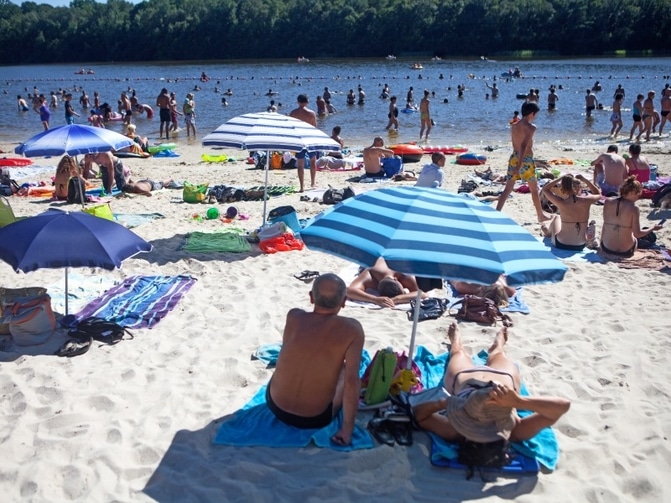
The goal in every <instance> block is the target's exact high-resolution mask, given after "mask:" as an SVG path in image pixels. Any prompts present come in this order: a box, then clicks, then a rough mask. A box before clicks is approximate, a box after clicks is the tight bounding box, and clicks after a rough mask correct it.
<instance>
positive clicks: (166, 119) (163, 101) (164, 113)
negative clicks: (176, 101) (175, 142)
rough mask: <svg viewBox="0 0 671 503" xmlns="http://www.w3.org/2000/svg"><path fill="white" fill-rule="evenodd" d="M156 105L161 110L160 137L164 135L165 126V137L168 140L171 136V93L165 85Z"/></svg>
mask: <svg viewBox="0 0 671 503" xmlns="http://www.w3.org/2000/svg"><path fill="white" fill-rule="evenodd" d="M156 106H157V107H158V110H159V118H160V119H161V125H160V126H159V130H158V139H159V140H160V139H161V138H162V137H163V128H164V127H165V139H166V140H168V139H169V138H168V137H169V136H170V95H169V94H168V90H167V89H166V88H165V87H164V88H163V89H161V93H160V94H159V95H158V97H157V98H156Z"/></svg>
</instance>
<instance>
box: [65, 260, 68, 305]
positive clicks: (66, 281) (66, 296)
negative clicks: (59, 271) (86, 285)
mask: <svg viewBox="0 0 671 503" xmlns="http://www.w3.org/2000/svg"><path fill="white" fill-rule="evenodd" d="M67 315H68V268H67V267H66V268H65V316H67Z"/></svg>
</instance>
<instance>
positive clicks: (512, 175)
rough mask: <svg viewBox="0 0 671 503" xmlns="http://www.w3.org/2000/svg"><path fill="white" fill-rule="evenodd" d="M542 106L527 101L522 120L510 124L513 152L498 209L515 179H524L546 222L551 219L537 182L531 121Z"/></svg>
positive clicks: (534, 128)
mask: <svg viewBox="0 0 671 503" xmlns="http://www.w3.org/2000/svg"><path fill="white" fill-rule="evenodd" d="M539 111H540V108H539V107H538V104H537V103H535V102H527V103H525V104H524V105H522V120H520V121H519V122H517V123H515V124H513V125H511V126H510V136H511V139H512V143H513V154H512V155H511V156H510V160H509V161H508V173H507V174H506V186H505V188H504V189H503V192H502V193H501V195H500V196H499V201H498V204H497V205H496V209H497V210H498V211H501V209H502V208H503V205H504V204H506V200H507V199H508V196H509V195H510V193H511V192H512V191H513V187H514V186H515V181H517V180H522V181H524V182H526V183H527V184H528V185H529V191H530V192H531V200H532V201H533V203H534V208H536V214H537V215H538V221H539V222H544V221H546V220H549V219H550V215H548V214H546V213H545V212H544V211H543V208H542V207H541V200H540V195H539V193H538V183H537V182H536V165H535V163H534V152H533V144H534V133H535V132H536V126H535V125H534V124H533V123H532V122H531V121H532V120H533V119H534V117H536V115H537V114H538V112H539Z"/></svg>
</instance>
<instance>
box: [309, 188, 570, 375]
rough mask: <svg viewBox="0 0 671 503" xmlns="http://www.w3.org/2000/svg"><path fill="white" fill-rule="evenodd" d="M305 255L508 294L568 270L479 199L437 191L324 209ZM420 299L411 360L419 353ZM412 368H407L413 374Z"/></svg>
mask: <svg viewBox="0 0 671 503" xmlns="http://www.w3.org/2000/svg"><path fill="white" fill-rule="evenodd" d="M301 239H303V241H304V242H305V244H306V245H307V246H308V248H311V249H315V250H321V251H324V252H326V253H330V254H332V255H337V256H339V257H342V258H344V259H347V260H351V261H353V262H356V263H357V264H359V265H361V266H363V267H371V266H373V264H374V263H375V261H376V260H377V259H378V258H379V257H382V258H384V259H385V261H386V262H387V264H388V265H389V267H390V268H391V269H393V270H395V271H399V272H403V273H405V274H414V275H417V276H423V277H429V278H444V279H453V280H460V281H468V282H471V283H480V284H492V283H494V282H495V281H496V280H497V279H498V278H499V276H500V275H501V274H505V275H506V281H507V283H508V284H509V285H510V286H519V285H528V284H537V283H552V282H557V281H561V280H562V279H563V278H564V274H565V273H566V270H567V268H566V266H565V265H564V264H563V263H562V262H560V261H559V260H557V258H556V257H555V256H554V255H552V254H551V253H550V252H549V251H547V250H546V249H545V247H544V246H543V244H542V243H541V242H539V241H538V240H537V239H536V238H534V237H533V236H532V235H531V234H529V232H528V231H527V230H526V229H524V228H523V227H521V226H520V225H519V224H517V223H516V222H515V221H513V220H512V219H510V218H509V217H507V216H506V215H505V214H503V213H501V212H499V211H496V210H495V209H494V208H492V207H491V206H489V205H487V204H484V203H481V202H480V201H478V200H477V199H474V198H471V197H468V196H464V195H461V194H453V193H450V192H446V191H444V190H440V189H429V188H421V187H393V188H383V189H378V190H371V191H368V192H364V193H362V194H359V195H357V196H355V197H353V198H350V199H346V200H344V201H343V202H341V203H339V204H337V205H336V206H334V207H332V208H329V209H327V210H326V211H324V212H323V213H321V214H320V215H318V216H317V217H315V219H314V220H313V221H312V222H311V223H310V224H309V225H308V226H307V227H306V228H305V229H303V230H302V231H301ZM420 295H421V294H420V293H419V292H418V295H417V302H416V304H415V307H416V309H415V313H414V314H415V318H414V324H413V330H412V337H411V340H410V350H409V353H410V355H411V356H412V355H413V351H414V343H415V333H416V329H417V320H418V316H419V304H420V302H419V301H420V300H421V297H420ZM408 368H409V367H408Z"/></svg>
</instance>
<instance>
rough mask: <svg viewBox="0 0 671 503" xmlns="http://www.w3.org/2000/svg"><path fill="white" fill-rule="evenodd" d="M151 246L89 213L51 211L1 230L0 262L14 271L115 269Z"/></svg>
mask: <svg viewBox="0 0 671 503" xmlns="http://www.w3.org/2000/svg"><path fill="white" fill-rule="evenodd" d="M151 248H152V246H151V245H150V244H149V243H147V242H146V241H145V240H144V239H142V238H140V237H139V236H138V235H137V234H135V233H134V232H132V231H130V230H128V229H126V228H125V227H124V226H123V225H120V224H117V223H116V222H112V221H110V220H105V219H103V218H99V217H95V216H93V215H89V214H88V213H83V212H75V213H70V212H66V211H61V210H56V209H51V210H49V211H46V212H44V213H41V214H39V215H37V216H34V217H30V218H26V219H23V220H18V221H17V222H15V223H13V224H10V225H8V226H6V227H3V228H1V229H0V259H1V260H3V261H5V262H7V263H8V264H9V265H11V266H12V267H13V268H14V270H15V271H17V272H18V271H23V272H29V271H35V270H37V269H42V268H50V269H56V268H61V267H65V268H66V273H65V290H66V292H65V299H66V301H65V306H66V307H65V310H66V313H65V314H67V268H68V267H100V268H102V269H110V270H111V269H114V268H115V267H121V262H122V261H123V260H125V259H127V258H129V257H132V256H133V255H135V254H137V253H139V252H148V251H150V250H151Z"/></svg>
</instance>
